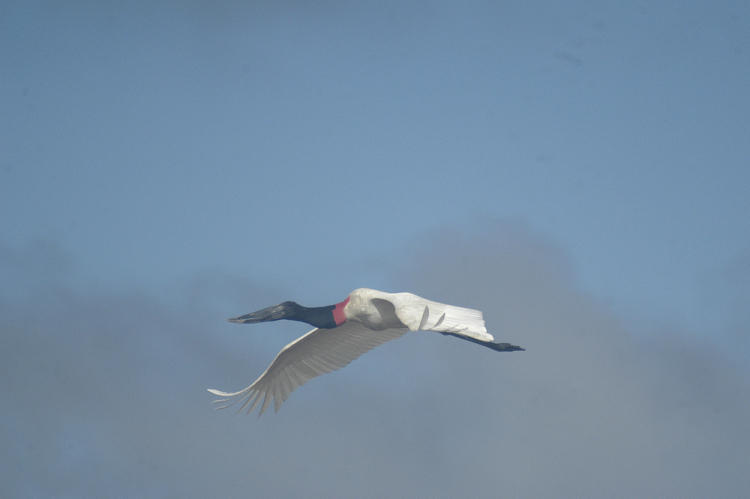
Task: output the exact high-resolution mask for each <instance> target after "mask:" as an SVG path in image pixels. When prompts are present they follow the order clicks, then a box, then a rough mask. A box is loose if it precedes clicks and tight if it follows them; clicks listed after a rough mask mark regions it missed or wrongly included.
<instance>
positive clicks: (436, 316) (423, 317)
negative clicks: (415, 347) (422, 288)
mask: <svg viewBox="0 0 750 499" xmlns="http://www.w3.org/2000/svg"><path fill="white" fill-rule="evenodd" d="M391 300H392V301H393V305H394V307H395V313H396V315H397V316H398V318H399V320H400V321H401V322H402V323H403V324H404V325H405V326H406V327H408V328H409V329H410V330H411V331H436V332H439V333H449V334H453V335H458V336H466V337H468V338H473V339H475V340H479V341H484V342H487V341H493V340H494V339H495V338H494V337H493V336H492V335H491V334H490V333H488V332H487V328H486V327H485V324H484V317H483V316H482V312H481V311H480V310H475V309H473V308H464V307H456V306H454V305H447V304H445V303H438V302H436V301H431V300H427V299H426V298H422V297H421V296H417V295H415V294H412V293H393V294H392V295H391Z"/></svg>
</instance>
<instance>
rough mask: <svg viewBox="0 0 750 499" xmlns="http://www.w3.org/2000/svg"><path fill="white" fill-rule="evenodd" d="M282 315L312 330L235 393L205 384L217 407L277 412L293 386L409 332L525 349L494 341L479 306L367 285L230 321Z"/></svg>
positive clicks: (271, 318)
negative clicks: (317, 302) (320, 301)
mask: <svg viewBox="0 0 750 499" xmlns="http://www.w3.org/2000/svg"><path fill="white" fill-rule="evenodd" d="M281 319H287V320H292V321H300V322H306V323H307V324H310V325H311V326H314V327H315V329H313V330H312V331H310V332H308V333H307V334H305V335H303V336H301V337H299V338H297V339H296V340H294V341H292V342H291V343H289V344H288V345H287V346H285V347H284V348H282V349H281V351H280V352H279V353H278V355H276V358H275V359H273V362H271V365H269V366H268V368H267V369H266V370H265V371H264V372H263V374H261V375H260V376H259V377H258V379H256V380H255V381H254V382H253V383H252V384H251V385H250V386H248V387H246V388H243V389H242V390H239V391H236V392H223V391H221V390H216V389H213V388H209V389H208V391H209V392H211V393H212V394H214V395H216V396H218V397H222V398H221V399H219V400H216V401H214V402H215V403H217V404H219V407H218V408H219V409H224V408H226V407H229V406H231V405H234V404H235V403H237V402H240V401H243V403H242V405H241V406H240V409H239V410H243V409H244V408H245V407H247V412H248V414H249V413H250V412H252V411H253V409H255V407H256V406H257V405H258V404H259V403H260V411H259V415H260V414H263V412H264V411H265V410H266V408H267V407H268V406H269V404H270V403H271V401H273V403H274V409H275V411H278V410H279V407H281V404H282V403H283V402H284V401H285V400H286V399H287V397H289V395H290V394H291V393H292V392H293V391H294V390H295V389H297V388H299V387H300V386H302V385H303V384H305V383H307V382H308V381H310V380H311V379H312V378H315V377H316V376H320V375H321V374H325V373H328V372H331V371H335V370H336V369H341V368H342V367H344V366H346V365H347V364H349V363H350V362H351V361H353V360H354V359H356V358H357V357H359V356H360V355H362V354H364V353H365V352H367V351H369V350H371V349H373V348H375V347H377V346H379V345H382V344H383V343H385V342H387V341H390V340H394V339H396V338H399V337H401V336H403V335H404V334H406V333H407V332H408V331H434V332H437V333H440V334H445V335H450V336H455V337H457V338H461V339H464V340H468V341H471V342H473V343H477V344H479V345H482V346H485V347H488V348H491V349H493V350H496V351H498V352H511V351H515V350H523V348H521V347H519V346H516V345H511V344H510V343H495V342H494V338H493V336H492V335H491V334H489V333H488V332H487V329H486V328H485V324H484V319H483V318H482V312H480V311H479V310H473V309H470V308H462V307H455V306H453V305H446V304H444V303H438V302H434V301H430V300H427V299H425V298H422V297H420V296H417V295H415V294H412V293H386V292H383V291H377V290H375V289H367V288H360V289H355V290H354V291H352V292H351V293H350V294H349V296H348V297H347V298H346V299H345V300H344V301H342V302H341V303H337V304H335V305H328V306H325V307H312V308H308V307H303V306H301V305H298V304H297V303H295V302H293V301H285V302H284V303H280V304H278V305H274V306H272V307H268V308H264V309H262V310H258V311H257V312H252V313H249V314H245V315H241V316H239V317H235V318H232V319H229V322H235V323H238V324H255V323H257V322H269V321H278V320H281ZM261 401H262V402H261Z"/></svg>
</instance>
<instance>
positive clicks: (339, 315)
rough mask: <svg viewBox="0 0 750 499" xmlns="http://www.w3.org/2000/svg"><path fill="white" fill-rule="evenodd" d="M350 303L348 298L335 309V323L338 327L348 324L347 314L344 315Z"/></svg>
mask: <svg viewBox="0 0 750 499" xmlns="http://www.w3.org/2000/svg"><path fill="white" fill-rule="evenodd" d="M347 303H349V297H348V296H347V297H346V300H344V301H342V302H341V303H337V304H336V306H335V307H334V309H333V321H334V322H335V323H336V325H337V326H340V325H341V324H343V323H345V322H346V314H344V307H345V306H346V304H347Z"/></svg>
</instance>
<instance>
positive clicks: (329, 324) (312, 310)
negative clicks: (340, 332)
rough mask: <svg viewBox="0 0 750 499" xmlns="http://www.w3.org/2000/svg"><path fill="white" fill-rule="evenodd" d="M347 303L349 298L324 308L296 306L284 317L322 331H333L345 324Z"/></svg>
mask: <svg viewBox="0 0 750 499" xmlns="http://www.w3.org/2000/svg"><path fill="white" fill-rule="evenodd" d="M348 302H349V298H347V299H346V300H344V301H342V302H341V303H337V304H336V305H327V306H325V307H303V306H302V305H296V304H295V305H296V307H294V310H293V312H292V313H291V314H290V315H288V316H287V317H286V319H290V320H293V321H300V322H306V323H308V324H310V325H311V326H315V327H317V328H322V329H333V328H335V327H336V326H340V325H341V324H343V323H344V322H346V315H345V314H344V307H345V306H346V304H347V303H348Z"/></svg>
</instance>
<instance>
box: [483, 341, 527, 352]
mask: <svg viewBox="0 0 750 499" xmlns="http://www.w3.org/2000/svg"><path fill="white" fill-rule="evenodd" d="M483 345H484V346H486V347H488V348H491V349H493V350H495V351H497V352H517V351H521V352H524V351H526V349H525V348H521V347H519V346H517V345H511V344H510V343H493V342H491V341H488V342H487V343H483Z"/></svg>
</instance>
